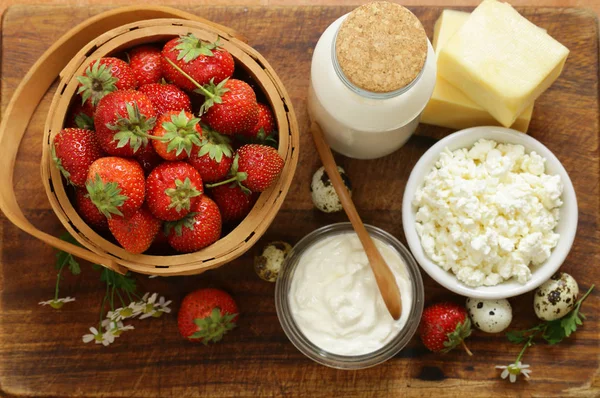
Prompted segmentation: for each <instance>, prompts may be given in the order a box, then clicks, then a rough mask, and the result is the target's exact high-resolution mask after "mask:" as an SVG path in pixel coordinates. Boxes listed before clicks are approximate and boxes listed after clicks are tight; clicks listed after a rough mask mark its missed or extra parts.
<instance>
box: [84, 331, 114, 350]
mask: <svg viewBox="0 0 600 398" xmlns="http://www.w3.org/2000/svg"><path fill="white" fill-rule="evenodd" d="M90 332H91V334H84V335H83V338H82V340H83V342H84V343H89V342H90V341H94V342H95V343H96V344H102V345H103V346H105V347H106V346H107V345H109V344H111V343H113V342H114V341H115V335H114V334H113V333H112V332H110V331H108V330H107V331H105V332H104V333H102V332H99V331H98V329H96V328H95V327H91V328H90Z"/></svg>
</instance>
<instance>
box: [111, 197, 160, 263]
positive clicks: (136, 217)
mask: <svg viewBox="0 0 600 398" xmlns="http://www.w3.org/2000/svg"><path fill="white" fill-rule="evenodd" d="M161 224H162V223H161V221H160V220H158V219H156V218H155V217H154V216H153V215H152V214H151V213H150V212H149V211H148V209H146V207H145V206H142V207H141V208H139V209H138V210H137V211H136V212H135V213H133V214H131V215H128V216H125V217H122V216H114V217H112V218H110V219H109V220H108V228H109V229H110V232H111V233H112V234H113V236H114V237H115V239H116V240H117V242H119V244H120V245H121V246H122V247H123V249H125V250H127V251H128V252H130V253H133V254H139V253H143V252H145V251H146V250H148V248H149V247H150V245H152V242H153V241H154V238H155V237H156V235H157V234H158V231H159V230H160V226H161Z"/></svg>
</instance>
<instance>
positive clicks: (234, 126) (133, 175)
mask: <svg viewBox="0 0 600 398" xmlns="http://www.w3.org/2000/svg"><path fill="white" fill-rule="evenodd" d="M126 58H127V59H128V61H129V62H125V61H123V60H122V59H119V58H116V57H105V58H100V59H98V60H95V61H93V62H92V63H91V64H90V65H89V66H88V67H87V68H86V69H85V72H84V74H83V75H82V76H79V77H78V80H79V83H80V86H79V89H78V94H79V96H80V97H81V98H77V99H76V101H75V105H74V106H73V107H72V110H71V114H70V116H69V117H68V120H67V128H65V129H63V130H62V131H61V132H60V133H58V134H57V135H56V137H55V139H54V143H53V146H52V156H53V159H54V161H55V163H56V166H57V167H58V168H59V169H60V171H61V172H62V174H63V176H64V177H65V179H66V181H67V182H68V183H69V184H71V185H72V186H74V205H75V208H76V209H77V211H78V213H79V214H80V215H81V217H82V218H83V219H84V220H85V221H86V222H87V223H88V224H89V225H90V226H91V227H92V228H93V229H95V230H96V231H98V232H99V233H102V232H106V231H107V230H110V232H111V233H112V235H113V236H114V238H115V239H116V240H117V242H118V243H119V244H120V245H121V246H122V247H123V248H125V249H126V250H128V251H129V252H131V253H142V252H145V251H146V250H148V249H149V248H150V247H151V246H152V244H153V242H154V243H156V244H163V245H165V241H168V243H169V245H170V246H171V247H172V248H174V249H175V250H177V251H178V252H194V251H197V250H200V249H202V248H204V247H206V246H208V245H210V244H212V243H214V242H215V241H217V240H218V239H219V238H220V237H221V232H222V229H223V225H224V224H226V225H232V224H233V225H235V223H237V222H239V221H241V220H242V219H243V218H244V217H245V216H246V215H247V214H248V213H249V212H250V210H251V208H252V206H253V205H254V203H255V201H256V199H257V196H258V193H260V192H262V191H264V190H266V189H267V188H268V187H269V186H270V185H271V184H272V183H273V182H274V181H275V180H276V178H277V177H278V175H279V174H280V172H281V170H282V168H283V165H284V162H283V159H282V158H281V157H280V156H279V154H278V153H277V151H276V149H274V148H273V147H272V146H270V145H276V143H277V142H276V140H275V136H276V134H275V131H274V130H275V128H274V127H275V126H274V119H273V114H272V111H271V109H270V108H269V107H268V106H267V105H265V104H261V103H258V102H257V99H256V93H255V92H254V90H253V88H252V87H251V86H250V85H249V84H248V83H247V82H245V81H242V80H239V79H236V78H232V75H233V73H234V68H235V62H234V59H233V57H232V56H231V54H230V53H229V52H228V51H227V50H226V49H224V48H222V47H220V46H219V43H218V41H217V42H215V43H207V42H204V41H201V40H199V39H198V38H196V37H195V36H194V35H192V34H189V35H187V36H182V37H178V38H175V39H172V40H170V41H169V42H167V43H166V44H164V46H163V47H162V49H161V48H159V47H155V46H150V45H144V46H140V47H136V48H133V49H131V50H130V51H129V52H128V54H127V57H126ZM193 104H195V105H193Z"/></svg>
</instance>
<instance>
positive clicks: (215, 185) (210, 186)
mask: <svg viewBox="0 0 600 398" xmlns="http://www.w3.org/2000/svg"><path fill="white" fill-rule="evenodd" d="M236 181H238V177H237V176H233V177H231V178H230V179H228V180H223V181H219V182H215V183H214V184H206V188H214V187H218V186H219V185H225V184H229V183H230V182H236Z"/></svg>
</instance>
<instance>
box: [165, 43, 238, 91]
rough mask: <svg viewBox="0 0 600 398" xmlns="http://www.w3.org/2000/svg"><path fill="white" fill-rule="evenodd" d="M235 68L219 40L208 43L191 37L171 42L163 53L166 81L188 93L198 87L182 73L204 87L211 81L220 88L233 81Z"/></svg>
mask: <svg viewBox="0 0 600 398" xmlns="http://www.w3.org/2000/svg"><path fill="white" fill-rule="evenodd" d="M173 65H175V66H176V67H174V66H173ZM234 67H235V63H234V61H233V57H232V56H231V54H230V53H229V51H227V50H225V49H224V48H222V47H220V46H219V42H218V40H217V41H216V42H214V43H208V42H205V41H202V40H200V39H198V38H197V37H196V36H194V35H193V34H191V33H190V34H188V35H186V36H181V37H177V38H175V39H172V40H170V41H168V42H167V43H166V44H165V46H164V47H163V50H162V68H163V75H164V77H165V78H166V79H167V80H168V81H170V82H172V83H173V84H175V85H176V86H178V87H180V88H182V89H184V90H187V91H193V90H194V89H195V88H196V86H195V85H194V84H193V83H192V82H191V81H190V80H189V79H188V78H187V77H186V76H185V75H184V74H182V73H181V72H180V70H181V71H183V72H184V73H185V74H187V75H189V76H190V77H191V78H192V79H193V80H195V81H196V82H198V84H200V85H204V84H208V82H210V81H211V79H212V80H213V81H214V82H215V84H217V83H219V82H221V81H223V80H225V79H227V78H228V77H231V75H233V69H234Z"/></svg>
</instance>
